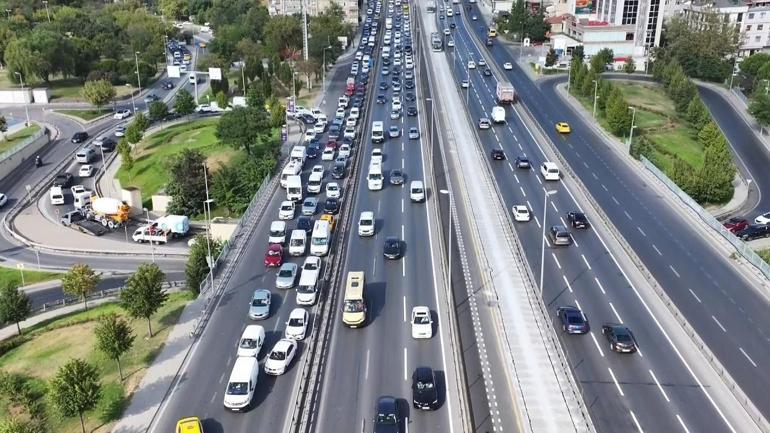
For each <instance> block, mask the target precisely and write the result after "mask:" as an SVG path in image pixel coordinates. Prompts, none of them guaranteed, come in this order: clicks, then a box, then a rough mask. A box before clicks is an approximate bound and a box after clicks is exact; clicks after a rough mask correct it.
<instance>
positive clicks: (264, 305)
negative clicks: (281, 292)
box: [249, 289, 270, 320]
mask: <svg viewBox="0 0 770 433" xmlns="http://www.w3.org/2000/svg"><path fill="white" fill-rule="evenodd" d="M268 316H270V290H267V289H257V290H255V291H254V295H253V296H252V297H251V304H249V318H250V319H253V320H257V319H267V318H268Z"/></svg>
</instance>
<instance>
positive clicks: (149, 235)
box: [131, 215, 190, 244]
mask: <svg viewBox="0 0 770 433" xmlns="http://www.w3.org/2000/svg"><path fill="white" fill-rule="evenodd" d="M189 231H190V219H189V218H187V217H186V216H183V215H166V216H164V217H160V218H158V219H157V220H155V221H153V222H151V223H150V224H147V225H143V226H141V227H139V228H137V229H136V230H134V234H133V235H131V238H132V239H133V240H134V242H152V243H156V244H165V243H167V242H168V241H169V240H171V239H174V238H176V237H181V236H184V235H186V234H187V233H188V232H189Z"/></svg>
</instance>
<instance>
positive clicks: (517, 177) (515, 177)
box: [513, 173, 521, 183]
mask: <svg viewBox="0 0 770 433" xmlns="http://www.w3.org/2000/svg"><path fill="white" fill-rule="evenodd" d="M513 178H514V179H516V183H521V182H519V176H517V175H516V174H515V173H514V175H513Z"/></svg>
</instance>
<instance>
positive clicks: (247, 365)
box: [224, 356, 259, 411]
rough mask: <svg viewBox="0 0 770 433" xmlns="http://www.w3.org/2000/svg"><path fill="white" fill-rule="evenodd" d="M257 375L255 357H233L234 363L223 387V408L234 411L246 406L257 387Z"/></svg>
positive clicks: (257, 368)
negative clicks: (228, 378)
mask: <svg viewBox="0 0 770 433" xmlns="http://www.w3.org/2000/svg"><path fill="white" fill-rule="evenodd" d="M257 376H259V363H257V358H256V357H252V356H239V357H237V358H235V365H233V371H232V372H231V373H230V380H228V381H227V388H225V398H224V405H225V408H227V409H230V410H235V411H238V410H245V409H246V408H248V407H249V405H250V404H251V398H252V397H254V390H255V389H256V388H257Z"/></svg>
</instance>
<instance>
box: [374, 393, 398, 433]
mask: <svg viewBox="0 0 770 433" xmlns="http://www.w3.org/2000/svg"><path fill="white" fill-rule="evenodd" d="M374 413H375V417H374V421H373V423H374V433H401V425H400V424H401V413H400V411H399V410H398V401H397V400H396V399H395V398H394V397H390V396H383V397H380V398H378V399H377V406H376V407H375V408H374Z"/></svg>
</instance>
